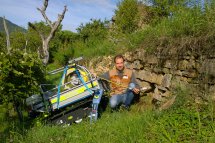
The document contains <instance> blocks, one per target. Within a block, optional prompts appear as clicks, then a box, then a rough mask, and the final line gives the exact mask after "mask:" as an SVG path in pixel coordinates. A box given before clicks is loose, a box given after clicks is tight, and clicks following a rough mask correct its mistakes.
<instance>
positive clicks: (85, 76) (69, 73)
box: [62, 68, 89, 89]
mask: <svg viewBox="0 0 215 143" xmlns="http://www.w3.org/2000/svg"><path fill="white" fill-rule="evenodd" d="M78 70H79V72H80V76H81V77H82V79H83V80H84V82H87V81H89V78H88V75H87V73H86V72H85V71H83V70H81V69H78ZM74 72H75V68H70V69H68V70H67V73H66V76H65V77H64V79H63V80H62V84H65V83H67V82H69V81H70V79H69V76H70V75H71V74H72V73H74ZM64 88H65V89H68V88H69V87H68V86H67V85H65V87H64Z"/></svg>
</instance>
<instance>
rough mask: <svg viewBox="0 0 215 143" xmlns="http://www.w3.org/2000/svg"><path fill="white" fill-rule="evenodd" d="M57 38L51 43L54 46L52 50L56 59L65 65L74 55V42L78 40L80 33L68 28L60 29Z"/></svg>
mask: <svg viewBox="0 0 215 143" xmlns="http://www.w3.org/2000/svg"><path fill="white" fill-rule="evenodd" d="M55 39H56V40H55V41H53V42H52V44H51V45H50V46H51V47H52V48H51V51H50V52H51V53H53V56H54V60H55V61H57V62H58V63H60V64H61V65H65V64H66V63H67V62H68V60H69V59H71V58H72V57H73V56H74V49H73V43H74V42H77V40H78V34H76V33H73V32H71V31H67V30H65V31H60V32H58V33H57V34H56V38H55Z"/></svg>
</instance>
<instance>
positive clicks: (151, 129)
mask: <svg viewBox="0 0 215 143" xmlns="http://www.w3.org/2000/svg"><path fill="white" fill-rule="evenodd" d="M189 93H190V92H189V89H187V88H184V87H177V88H176V89H175V93H174V94H175V95H176V96H177V97H176V101H175V103H174V104H173V106H172V107H171V108H170V109H168V110H165V111H161V112H160V111H156V110H155V111H151V110H150V111H144V112H137V111H136V110H137V109H136V107H135V106H132V109H131V111H129V112H127V111H120V112H113V113H110V111H109V110H107V111H105V112H104V113H103V114H102V116H101V118H100V119H99V120H98V121H97V122H95V123H93V124H90V121H89V119H85V120H84V121H83V122H82V123H80V124H72V125H71V126H64V127H63V126H48V125H43V126H39V127H33V128H31V129H30V130H28V132H27V133H26V134H25V135H24V136H19V135H16V136H14V141H15V142H26V143H27V142H31V143H43V142H44V143H45V142H53V143H54V142H63V143H64V142H65V143H69V142H74V143H76V142H77V143H82V142H83V143H86V142H87V143H95V142H96V143H100V142H104V143H112V142H119V143H124V142H126V143H127V142H128V143H133V142H137V143H155V142H211V143H212V142H214V141H215V138H214V135H215V132H214V131H215V130H214V129H215V128H214V127H215V126H214V125H215V123H214V122H213V120H212V119H211V115H213V113H212V111H211V110H210V108H211V105H208V104H207V105H206V104H202V105H198V104H196V103H195V102H194V99H193V98H192V97H191V96H190V94H189Z"/></svg>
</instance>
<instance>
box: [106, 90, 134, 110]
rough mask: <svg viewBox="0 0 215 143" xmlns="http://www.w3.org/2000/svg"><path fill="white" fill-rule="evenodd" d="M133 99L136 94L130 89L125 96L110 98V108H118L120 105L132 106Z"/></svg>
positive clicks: (118, 95)
mask: <svg viewBox="0 0 215 143" xmlns="http://www.w3.org/2000/svg"><path fill="white" fill-rule="evenodd" d="M133 98H134V93H133V92H132V90H129V89H128V90H127V91H126V93H124V94H116V95H112V96H111V98H110V107H111V108H116V107H117V106H118V105H119V104H124V105H125V106H130V104H131V101H132V100H133Z"/></svg>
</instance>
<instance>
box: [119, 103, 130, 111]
mask: <svg viewBox="0 0 215 143" xmlns="http://www.w3.org/2000/svg"><path fill="white" fill-rule="evenodd" d="M121 109H122V110H126V111H130V107H129V106H127V105H124V104H122V105H121Z"/></svg>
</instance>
